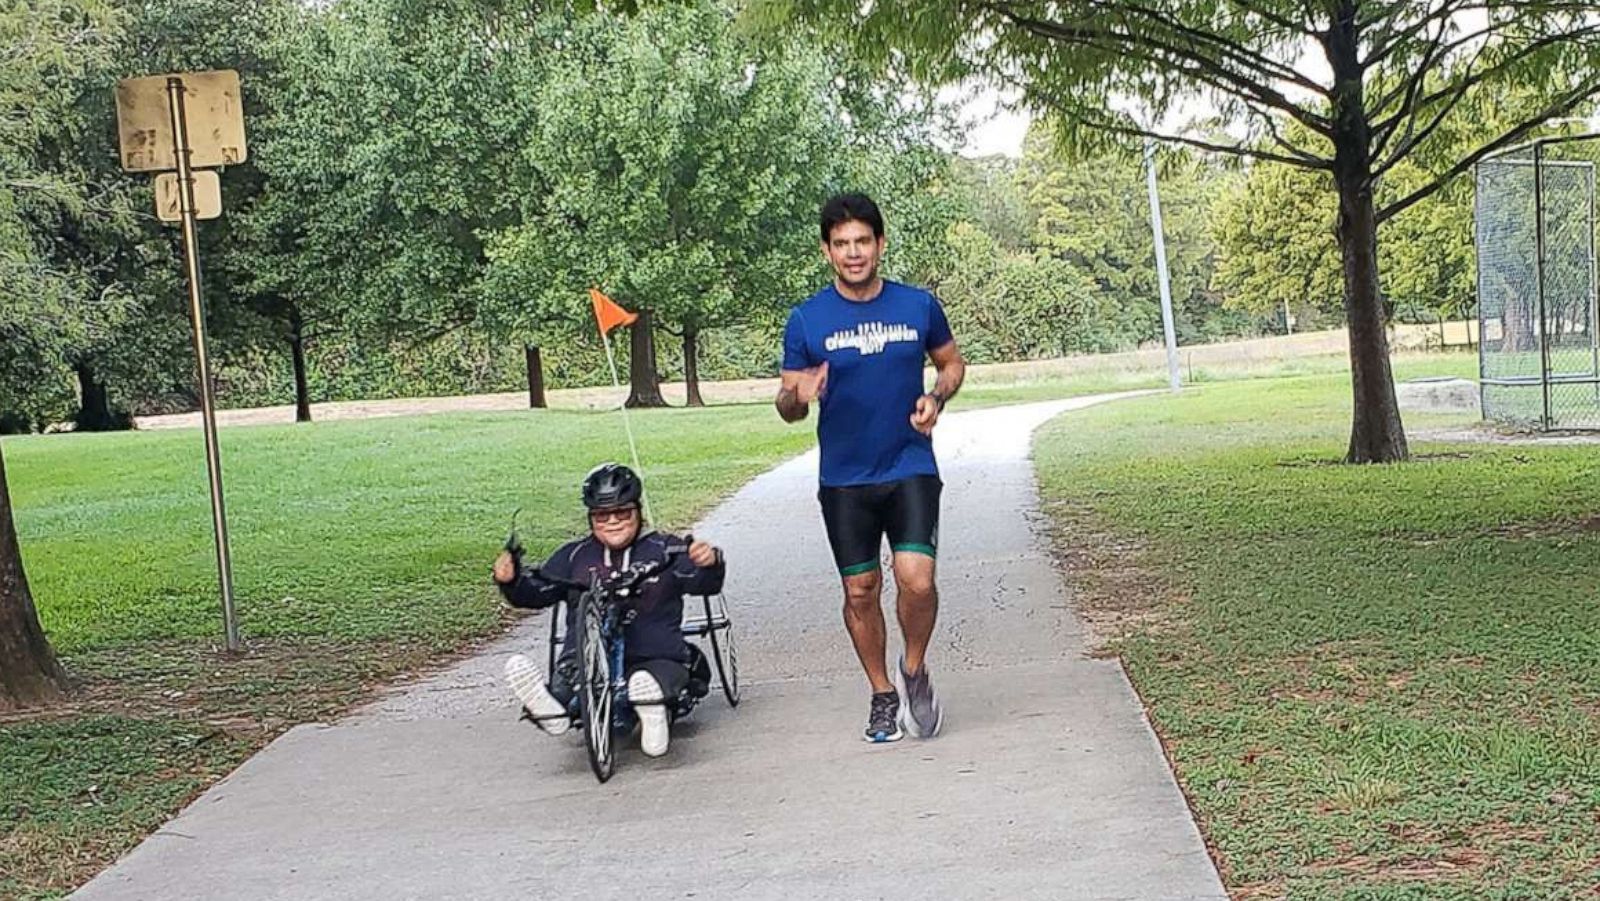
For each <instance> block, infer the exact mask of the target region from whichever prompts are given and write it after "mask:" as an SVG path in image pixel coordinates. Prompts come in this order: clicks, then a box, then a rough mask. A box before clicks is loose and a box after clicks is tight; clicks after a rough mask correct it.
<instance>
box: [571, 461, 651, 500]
mask: <svg viewBox="0 0 1600 901" xmlns="http://www.w3.org/2000/svg"><path fill="white" fill-rule="evenodd" d="M642 497H644V483H643V482H640V481H639V477H638V476H637V475H634V473H633V470H631V469H629V468H628V467H626V466H623V465H622V464H621V463H602V464H600V465H599V466H596V467H595V468H594V469H592V470H590V471H589V475H588V476H587V477H586V478H584V480H583V505H584V506H585V507H588V508H589V509H590V510H609V509H612V508H614V507H626V506H627V505H629V504H637V503H639V499H640V498H642Z"/></svg>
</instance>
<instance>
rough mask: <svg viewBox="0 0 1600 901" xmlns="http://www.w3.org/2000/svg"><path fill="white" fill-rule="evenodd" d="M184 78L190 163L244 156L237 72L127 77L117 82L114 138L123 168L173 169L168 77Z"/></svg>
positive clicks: (175, 162)
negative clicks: (115, 134) (116, 140)
mask: <svg viewBox="0 0 1600 901" xmlns="http://www.w3.org/2000/svg"><path fill="white" fill-rule="evenodd" d="M171 78H177V79H181V80H182V82H183V96H184V119H185V121H186V123H187V125H188V132H189V150H190V156H189V165H190V166H193V167H194V168H196V169H203V168H211V167H215V166H231V165H234V164H236V163H242V162H244V160H245V144H244V110H243V107H241V106H240V103H239V73H238V72H235V71H233V70H232V69H221V70H218V71H214V72H185V73H182V74H178V75H153V76H150V77H148V78H128V79H124V80H122V81H120V82H118V83H117V138H118V142H119V144H120V149H121V154H122V168H123V170H124V171H127V172H172V171H176V170H177V168H178V159H177V154H176V151H175V150H174V147H175V144H176V141H175V140H174V138H173V134H172V114H171V107H170V105H169V100H168V95H167V81H168V79H171Z"/></svg>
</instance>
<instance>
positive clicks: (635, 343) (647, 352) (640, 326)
mask: <svg viewBox="0 0 1600 901" xmlns="http://www.w3.org/2000/svg"><path fill="white" fill-rule="evenodd" d="M654 318H655V317H654V316H653V315H652V314H651V312H650V311H649V310H640V311H639V318H638V319H637V320H635V322H634V323H633V325H630V326H628V332H629V336H630V339H631V344H630V347H631V353H630V354H629V355H628V356H629V360H628V384H629V385H630V386H631V388H632V391H631V393H629V395H628V404H627V405H628V406H630V407H665V406H666V405H667V399H666V398H664V397H662V396H661V375H660V373H659V372H657V371H656V340H655V333H654V330H653V329H652V328H651V322H652V320H653V319H654Z"/></svg>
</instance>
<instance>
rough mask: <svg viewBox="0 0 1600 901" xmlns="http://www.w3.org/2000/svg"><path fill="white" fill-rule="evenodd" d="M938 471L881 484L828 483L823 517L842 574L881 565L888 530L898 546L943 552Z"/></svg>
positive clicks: (898, 548)
mask: <svg viewBox="0 0 1600 901" xmlns="http://www.w3.org/2000/svg"><path fill="white" fill-rule="evenodd" d="M943 488H944V483H943V482H941V481H939V477H938V476H913V477H911V478H909V479H901V480H900V481H898V482H884V483H883V484H881V485H854V486H851V487H849V488H826V487H825V488H823V489H822V490H821V491H818V492H817V500H819V501H821V502H822V522H823V525H825V526H827V529H828V544H829V545H831V546H832V547H833V562H834V563H835V564H837V565H838V567H839V574H840V575H844V576H853V575H857V574H858V573H864V572H871V571H872V570H875V569H877V568H878V550H879V549H880V548H881V547H882V546H883V536H884V535H888V536H889V547H890V549H892V550H894V551H904V552H909V553H913V554H926V555H927V556H929V557H936V556H938V550H939V492H940V490H941V489H943Z"/></svg>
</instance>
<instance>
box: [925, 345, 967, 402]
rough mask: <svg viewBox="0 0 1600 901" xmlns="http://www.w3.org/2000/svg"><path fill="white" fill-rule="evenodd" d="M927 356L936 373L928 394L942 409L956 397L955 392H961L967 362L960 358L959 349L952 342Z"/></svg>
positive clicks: (965, 376) (965, 375)
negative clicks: (932, 396)
mask: <svg viewBox="0 0 1600 901" xmlns="http://www.w3.org/2000/svg"><path fill="white" fill-rule="evenodd" d="M928 356H929V357H930V358H932V360H933V368H934V371H935V372H936V373H938V375H937V377H936V378H935V379H934V380H933V391H932V392H930V393H931V394H933V395H934V396H935V397H937V398H938V399H939V405H940V407H943V406H944V405H945V404H947V403H949V402H950V399H951V398H953V397H955V396H956V392H957V391H960V390H961V383H962V382H964V381H966V379H967V361H966V360H965V359H963V358H962V356H961V348H959V347H957V346H956V342H954V341H951V342H950V343H949V344H946V345H945V346H943V347H940V348H937V349H935V350H931V351H929V352H928Z"/></svg>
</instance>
